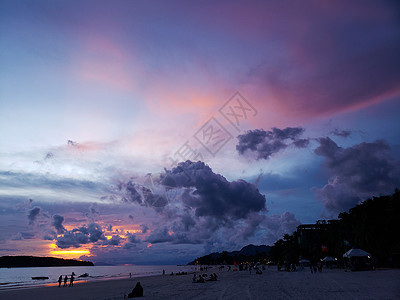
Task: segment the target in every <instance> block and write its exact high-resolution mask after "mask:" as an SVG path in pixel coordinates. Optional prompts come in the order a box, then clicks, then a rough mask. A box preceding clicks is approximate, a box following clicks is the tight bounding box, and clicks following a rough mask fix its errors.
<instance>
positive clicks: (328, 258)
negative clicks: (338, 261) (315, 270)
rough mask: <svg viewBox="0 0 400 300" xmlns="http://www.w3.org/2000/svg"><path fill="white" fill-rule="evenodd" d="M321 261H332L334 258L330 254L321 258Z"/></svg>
mask: <svg viewBox="0 0 400 300" xmlns="http://www.w3.org/2000/svg"><path fill="white" fill-rule="evenodd" d="M322 261H323V262H332V261H335V259H334V258H333V257H332V256H325V257H324V258H323V259H322Z"/></svg>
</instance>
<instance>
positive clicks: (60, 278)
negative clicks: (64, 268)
mask: <svg viewBox="0 0 400 300" xmlns="http://www.w3.org/2000/svg"><path fill="white" fill-rule="evenodd" d="M61 282H62V275H60V277H58V287H61Z"/></svg>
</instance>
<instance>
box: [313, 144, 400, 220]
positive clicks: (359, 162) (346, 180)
mask: <svg viewBox="0 0 400 300" xmlns="http://www.w3.org/2000/svg"><path fill="white" fill-rule="evenodd" d="M318 141H319V143H320V145H319V147H318V148H316V149H315V153H316V154H317V155H320V156H323V157H325V158H326V165H327V167H328V169H329V171H330V173H331V177H330V178H329V181H328V183H327V184H326V185H325V186H324V187H322V188H316V187H314V188H313V189H312V190H313V191H314V193H315V195H316V197H317V198H318V199H320V200H321V201H322V202H323V203H324V205H325V208H326V209H327V210H328V211H331V212H335V213H338V212H341V211H346V210H348V209H349V208H351V207H353V206H354V205H356V204H357V203H359V202H360V201H362V200H364V199H366V198H368V197H371V196H375V195H380V194H382V193H390V192H392V191H393V190H394V189H395V188H396V187H398V186H399V185H400V171H399V170H400V168H399V167H400V164H399V162H398V161H395V160H392V159H391V157H390V155H389V150H390V147H389V145H388V144H386V143H385V142H384V141H381V140H378V141H375V142H373V143H361V144H357V145H354V146H352V147H349V148H341V147H339V146H338V145H337V144H336V143H335V142H334V141H332V140H331V139H330V138H329V137H326V138H320V139H318Z"/></svg>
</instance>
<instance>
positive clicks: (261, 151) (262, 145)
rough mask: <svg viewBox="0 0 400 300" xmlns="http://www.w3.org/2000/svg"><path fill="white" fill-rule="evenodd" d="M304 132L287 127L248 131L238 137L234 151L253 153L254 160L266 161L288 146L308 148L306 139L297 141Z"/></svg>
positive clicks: (302, 129) (299, 128)
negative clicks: (254, 155)
mask: <svg viewBox="0 0 400 300" xmlns="http://www.w3.org/2000/svg"><path fill="white" fill-rule="evenodd" d="M303 132H304V128H301V127H287V128H285V129H279V128H272V129H271V130H269V131H265V130H264V129H255V130H249V131H247V132H246V133H245V134H241V135H239V136H238V140H239V143H238V144H237V145H236V150H237V151H238V152H239V154H241V155H244V154H245V153H246V152H247V151H250V152H254V153H255V154H256V159H268V158H269V157H270V156H271V155H272V154H274V153H277V152H279V151H281V150H283V149H285V148H286V147H288V146H289V145H294V146H295V147H297V148H304V147H307V146H308V143H309V141H308V139H299V136H300V135H301V134H302V133H303Z"/></svg>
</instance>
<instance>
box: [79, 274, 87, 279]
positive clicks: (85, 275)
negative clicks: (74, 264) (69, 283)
mask: <svg viewBox="0 0 400 300" xmlns="http://www.w3.org/2000/svg"><path fill="white" fill-rule="evenodd" d="M82 277H89V274H88V273H83V274H82V275H79V276H78V278H82Z"/></svg>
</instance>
